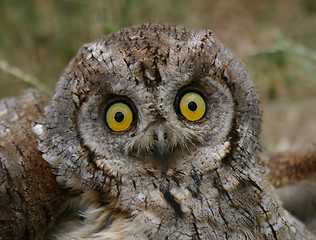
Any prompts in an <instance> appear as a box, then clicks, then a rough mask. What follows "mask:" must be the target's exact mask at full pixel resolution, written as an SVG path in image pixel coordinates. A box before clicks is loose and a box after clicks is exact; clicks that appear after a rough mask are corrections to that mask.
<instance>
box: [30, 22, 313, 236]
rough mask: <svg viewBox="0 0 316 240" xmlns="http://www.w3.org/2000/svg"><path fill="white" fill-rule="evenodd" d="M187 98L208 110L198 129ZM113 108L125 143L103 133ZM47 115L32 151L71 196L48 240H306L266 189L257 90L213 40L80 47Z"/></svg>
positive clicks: (180, 35)
mask: <svg viewBox="0 0 316 240" xmlns="http://www.w3.org/2000/svg"><path fill="white" fill-rule="evenodd" d="M187 90H192V91H197V92H200V93H202V95H203V96H204V98H205V102H206V106H207V112H206V114H205V115H204V117H203V118H201V119H200V120H198V121H196V122H192V121H188V120H186V119H184V117H183V116H181V114H179V110H178V104H179V96H181V93H182V92H183V91H187ZM116 99H122V100H123V101H125V102H127V103H128V104H129V105H130V106H131V108H132V109H133V111H134V113H135V119H134V121H133V123H132V125H131V127H129V128H128V129H127V130H126V131H123V132H113V131H111V130H110V129H109V128H108V127H107V125H106V123H105V110H106V109H107V106H108V104H109V103H110V102H113V101H115V100H116ZM45 112H46V117H45V119H44V120H43V121H42V122H41V123H38V124H37V125H35V126H34V127H33V130H34V132H36V134H37V135H38V137H39V149H40V151H41V152H42V153H43V158H44V159H45V160H46V161H47V162H49V163H50V164H51V166H52V168H53V172H54V173H55V174H56V175H57V180H58V181H59V183H60V184H61V185H62V186H64V187H67V188H70V189H71V190H73V192H74V193H76V194H75V196H74V197H73V198H72V199H70V200H69V202H68V205H67V206H66V207H65V209H66V210H65V213H63V214H62V217H60V219H59V220H58V221H57V222H56V224H55V226H53V227H52V229H51V230H50V231H48V233H47V237H51V238H53V239H71V238H73V239H315V237H314V236H313V235H312V234H311V233H309V232H308V230H306V228H305V227H304V226H303V224H302V223H300V222H299V221H298V220H296V219H295V218H294V217H292V216H291V215H290V214H289V213H288V212H287V211H286V210H284V209H283V208H282V206H281V203H280V202H279V200H278V198H277V196H276V194H275V190H274V187H273V186H272V185H271V184H270V182H269V181H268V177H267V172H266V168H265V165H264V162H263V161H261V160H260V158H259V154H260V145H259V134H260V124H261V110H260V106H259V101H258V96H257V93H256V90H255V87H254V85H253V83H252V81H251V79H250V77H249V75H248V73H247V71H246V70H245V69H244V67H243V65H242V64H241V63H240V62H239V60H237V59H236V58H235V57H234V55H233V54H232V53H231V51H230V50H229V49H228V48H226V47H225V46H224V45H223V44H222V43H221V42H220V41H219V40H218V39H217V38H216V36H215V35H214V34H213V32H211V31H191V30H188V29H186V28H184V27H180V26H176V25H168V24H143V25H138V26H134V27H130V28H125V29H122V30H121V31H119V32H117V33H114V34H111V35H108V36H105V37H103V38H100V39H99V40H97V41H95V42H92V43H88V44H85V45H83V46H82V47H81V48H80V50H79V52H78V54H77V55H76V57H75V58H74V59H73V60H72V61H71V62H70V64H69V66H68V67H67V68H66V70H65V72H64V73H63V75H62V76H61V79H60V81H59V82H58V85H57V88H56V93H55V95H54V97H53V99H52V101H51V103H50V104H49V105H48V106H47V107H46V109H45ZM161 147H163V148H164V149H165V152H164V153H166V152H167V153H168V154H165V155H161V154H160V155H159V154H158V151H157V149H159V148H161Z"/></svg>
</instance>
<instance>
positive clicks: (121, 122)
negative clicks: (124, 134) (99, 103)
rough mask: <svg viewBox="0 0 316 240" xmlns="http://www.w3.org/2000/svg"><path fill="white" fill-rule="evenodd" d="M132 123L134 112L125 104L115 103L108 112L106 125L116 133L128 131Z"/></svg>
mask: <svg viewBox="0 0 316 240" xmlns="http://www.w3.org/2000/svg"><path fill="white" fill-rule="evenodd" d="M132 122H133V112H132V110H131V109H130V107H129V106H128V105H126V104H125V103H122V102H117V103H114V104H112V105H111V106H110V107H109V108H108V110H107V112H106V123H107V125H108V126H109V128H110V129H112V130H113V131H115V132H121V131H124V130H126V129H128V128H129V126H130V125H131V124H132Z"/></svg>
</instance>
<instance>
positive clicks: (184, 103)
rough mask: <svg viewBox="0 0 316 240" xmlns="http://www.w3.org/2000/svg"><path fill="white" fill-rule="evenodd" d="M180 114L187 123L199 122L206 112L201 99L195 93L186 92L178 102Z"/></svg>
mask: <svg viewBox="0 0 316 240" xmlns="http://www.w3.org/2000/svg"><path fill="white" fill-rule="evenodd" d="M179 108H180V112H181V114H182V115H183V116H184V117H185V118H186V119H188V120H189V121H197V120H200V119H201V118H202V117H203V116H204V114H205V112H206V104H205V101H204V99H203V97H202V96H201V95H200V94H198V93H196V92H188V93H186V94H184V95H183V97H182V98H181V100H180V105H179Z"/></svg>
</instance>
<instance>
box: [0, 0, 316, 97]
mask: <svg viewBox="0 0 316 240" xmlns="http://www.w3.org/2000/svg"><path fill="white" fill-rule="evenodd" d="M157 21H158V22H173V23H178V24H182V25H185V26H187V27H190V28H195V29H204V28H210V29H212V30H214V32H215V33H216V34H217V35H218V37H219V38H220V39H221V40H222V41H223V42H224V43H225V44H226V45H228V46H229V47H230V48H232V50H233V51H234V52H235V53H236V55H237V56H239V57H240V58H242V60H243V61H244V62H245V64H246V66H247V69H248V70H249V72H250V73H251V75H252V77H253V80H254V82H255V84H256V85H257V87H258V89H259V92H260V93H261V96H262V99H263V101H266V100H267V101H271V100H277V99H289V100H291V101H292V100H296V99H300V98H303V97H315V96H316V70H315V69H316V62H315V51H316V50H315V49H316V4H315V1H314V0H280V1H274V0H266V1H259V0H255V1H254V0H239V1H230V0H221V1H215V0H196V1H190V0H160V1H152V0H133V1H131V0H91V1H86V0H55V1H49V0H34V1H31V0H14V1H11V0H2V1H1V2H0V62H1V61H2V63H3V62H5V63H6V64H7V65H3V66H10V67H8V68H6V67H2V68H0V97H6V96H11V95H17V94H20V93H21V91H22V90H23V89H25V88H27V87H30V85H31V86H32V87H37V88H39V89H41V90H42V91H45V92H47V93H48V94H50V93H51V92H52V91H53V89H54V87H55V84H56V81H57V80H58V78H59V76H60V74H61V72H62V71H63V69H64V68H65V67H66V66H67V64H68V62H69V61H70V59H71V58H72V57H73V56H74V55H75V53H76V51H77V50H78V48H79V47H80V46H81V45H82V44H83V43H85V42H89V41H93V40H95V39H96V38H99V37H101V36H102V35H104V34H108V33H110V32H114V31H116V30H118V29H119V28H122V27H125V26H129V25H133V24H138V23H141V22H157ZM12 68H13V69H15V70H17V71H18V72H19V74H12V71H10V69H11V70H12Z"/></svg>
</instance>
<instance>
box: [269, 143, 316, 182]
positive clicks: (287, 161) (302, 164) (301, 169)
mask: <svg viewBox="0 0 316 240" xmlns="http://www.w3.org/2000/svg"><path fill="white" fill-rule="evenodd" d="M268 167H269V169H270V172H269V178H270V181H271V183H272V184H273V185H274V186H275V187H281V186H284V185H287V184H292V183H294V182H296V181H299V180H303V179H307V178H313V177H316V144H314V145H312V146H311V147H309V148H307V149H305V150H302V151H300V152H291V151H286V152H282V153H277V154H271V155H270V160H269V163H268Z"/></svg>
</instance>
